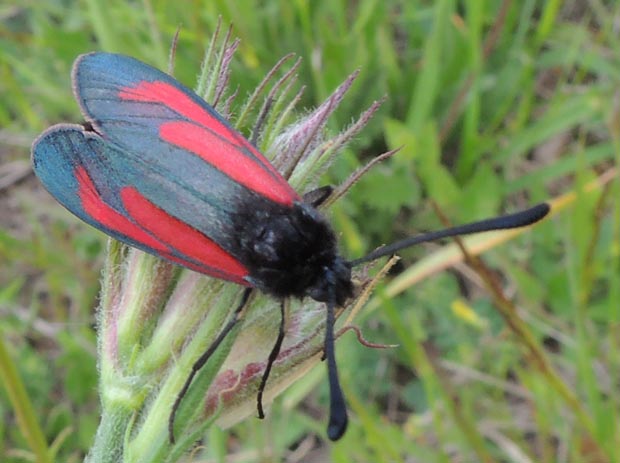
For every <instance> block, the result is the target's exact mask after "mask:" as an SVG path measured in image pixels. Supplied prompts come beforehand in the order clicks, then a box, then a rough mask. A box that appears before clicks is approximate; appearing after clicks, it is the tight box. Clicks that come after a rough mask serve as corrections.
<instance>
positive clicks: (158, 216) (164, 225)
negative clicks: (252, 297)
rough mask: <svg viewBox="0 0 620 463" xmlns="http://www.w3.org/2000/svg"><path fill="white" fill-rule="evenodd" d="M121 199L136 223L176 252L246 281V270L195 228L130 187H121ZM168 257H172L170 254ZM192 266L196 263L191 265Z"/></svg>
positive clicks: (181, 261) (228, 275) (234, 279)
mask: <svg viewBox="0 0 620 463" xmlns="http://www.w3.org/2000/svg"><path fill="white" fill-rule="evenodd" d="M121 199H122V200H123V205H124V207H125V209H126V210H127V212H128V213H129V215H130V216H131V218H132V219H133V220H134V221H135V222H136V223H137V224H139V225H140V226H141V227H144V228H145V229H147V230H150V231H151V232H152V233H153V235H155V236H157V237H158V239H160V240H161V241H163V242H164V243H166V244H167V245H169V246H170V247H171V248H173V249H174V250H175V251H177V252H178V253H179V254H182V255H184V256H187V257H188V258H190V259H191V260H193V261H196V262H198V263H200V264H203V265H205V266H207V267H211V268H213V269H215V270H216V271H221V272H222V273H223V274H225V276H219V275H214V276H219V278H226V279H227V280H231V281H234V282H236V283H240V284H246V285H247V282H245V280H244V279H243V278H244V277H246V276H247V275H248V274H249V272H248V270H247V269H246V268H245V267H244V266H243V265H242V264H241V263H240V262H239V261H238V260H237V259H235V258H234V257H233V256H231V255H230V254H228V253H227V252H226V251H224V250H223V249H222V248H221V247H220V246H219V245H218V244H217V243H215V242H214V241H212V240H211V239H209V238H207V237H206V236H205V235H203V234H202V233H200V232H199V231H198V230H196V229H194V228H192V227H191V226H190V225H188V224H186V223H185V222H182V221H181V220H179V219H177V218H175V217H172V216H171V215H169V214H168V213H167V212H166V211H164V210H162V209H160V208H159V207H157V206H156V205H155V204H153V203H152V202H150V201H149V200H148V199H146V198H145V197H144V196H143V195H142V194H141V193H140V192H139V191H138V190H136V189H135V188H133V187H126V188H123V189H122V190H121ZM169 258H170V257H169ZM170 259H171V260H175V259H174V258H170ZM175 261H176V262H179V263H182V264H183V265H185V266H187V267H190V268H192V264H191V263H190V264H188V263H185V261H183V260H180V259H176V260H175ZM193 267H197V266H196V265H193ZM194 269H196V268H194ZM198 271H202V272H203V273H205V271H204V270H200V269H198ZM210 274H213V272H211V273H210Z"/></svg>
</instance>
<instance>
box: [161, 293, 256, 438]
mask: <svg viewBox="0 0 620 463" xmlns="http://www.w3.org/2000/svg"><path fill="white" fill-rule="evenodd" d="M252 290H253V288H247V289H246V290H245V291H244V292H243V295H242V296H241V301H240V302H239V305H238V306H237V308H236V309H235V311H234V313H233V315H232V318H231V319H230V320H228V323H226V325H225V326H224V328H223V329H222V331H220V334H218V336H217V338H216V339H215V340H214V341H213V342H212V343H211V345H210V346H209V347H208V348H207V350H206V351H204V353H203V354H202V355H201V356H200V357H199V358H198V360H196V361H195V362H194V364H193V365H192V371H191V372H190V374H189V376H188V377H187V379H186V380H185V384H183V387H182V388H181V390H180V391H179V394H178V395H177V398H176V399H175V401H174V404H173V405H172V410H171V412H170V416H169V417H168V438H169V439H170V443H171V444H174V418H175V416H176V414H177V411H178V409H179V406H180V405H181V401H182V400H183V397H185V394H187V391H188V389H189V386H190V385H191V384H192V381H193V379H194V377H195V376H196V374H197V373H198V372H199V371H200V369H201V368H202V367H203V366H204V365H205V363H207V361H208V360H209V358H211V356H212V355H213V353H214V352H215V351H216V349H217V348H218V347H219V346H220V344H221V343H222V341H223V340H224V339H225V338H226V336H227V335H228V333H230V331H231V330H232V329H233V328H234V327H235V325H236V324H237V322H238V321H239V320H241V312H242V311H243V308H244V307H245V305H246V303H247V302H248V299H249V298H250V294H251V293H252Z"/></svg>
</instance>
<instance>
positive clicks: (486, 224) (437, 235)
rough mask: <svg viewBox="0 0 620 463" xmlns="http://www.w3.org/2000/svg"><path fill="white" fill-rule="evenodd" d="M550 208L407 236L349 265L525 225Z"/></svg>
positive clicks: (535, 207)
mask: <svg viewBox="0 0 620 463" xmlns="http://www.w3.org/2000/svg"><path fill="white" fill-rule="evenodd" d="M550 210H551V207H550V206H549V204H547V203H541V204H537V205H536V206H534V207H531V208H530V209H526V210H524V211H520V212H515V213H513V214H507V215H501V216H498V217H493V218H490V219H485V220H480V221H478V222H471V223H467V224H464V225H458V226H456V227H450V228H444V229H443V230H437V231H433V232H429V233H424V234H422V235H417V236H411V237H409V238H405V239H404V240H401V241H397V242H395V243H392V244H389V245H387V246H383V247H381V248H379V249H377V250H375V251H373V252H371V253H370V254H368V255H366V256H364V257H360V258H359V259H355V260H352V261H350V262H349V265H351V267H355V266H357V265H359V264H363V263H364V262H370V261H373V260H376V259H378V258H379V257H384V256H391V255H393V254H395V253H396V252H397V251H400V250H401V249H405V248H408V247H410V246H413V245H416V244H420V243H426V242H429V241H435V240H438V239H441V238H449V237H451V236H458V235H470V234H472V233H480V232H487V231H493V230H508V229H511V228H520V227H525V226H527V225H532V224H533V223H536V222H538V221H539V220H542V219H543V218H544V217H545V216H546V215H547V214H548V213H549V211H550Z"/></svg>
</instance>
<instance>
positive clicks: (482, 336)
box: [0, 0, 620, 463]
mask: <svg viewBox="0 0 620 463" xmlns="http://www.w3.org/2000/svg"><path fill="white" fill-rule="evenodd" d="M456 3H457V2H454V1H448V0H437V1H415V0H414V1H407V2H397V1H379V0H360V1H358V2H345V1H333V0H330V1H311V2H305V1H272V2H258V1H252V0H237V1H220V0H218V1H204V2H198V1H197V2H168V1H150V2H149V1H147V0H145V1H144V2H133V3H128V2H121V1H116V0H113V1H106V2H103V1H100V0H84V1H82V2H69V1H48V2H34V1H29V2H15V5H2V6H0V97H1V101H2V103H1V104H0V167H3V166H6V165H8V164H9V161H27V159H28V156H29V145H30V142H31V141H32V140H33V139H34V138H35V137H36V136H37V135H38V134H39V133H40V132H41V131H42V130H43V129H45V128H46V127H48V126H50V125H51V124H53V123H56V122H61V121H80V120H81V116H80V114H79V111H78V108H77V105H76V104H75V102H74V100H73V98H72V95H71V89H70V80H69V73H70V69H71V64H72V62H73V60H74V59H75V57H76V56H77V55H78V54H80V53H83V52H87V51H92V50H106V51H115V52H123V53H126V54H129V55H133V56H135V57H137V58H139V59H142V60H144V61H147V62H149V63H152V64H155V65H157V66H158V67H160V68H162V69H166V66H167V60H168V49H169V44H170V42H171V40H172V37H173V35H174V33H175V31H176V29H177V27H178V26H179V25H180V26H181V31H180V37H179V43H178V47H177V55H176V66H175V75H176V76H177V77H178V78H179V79H180V80H181V81H182V82H184V83H186V84H187V85H189V86H193V85H194V84H195V81H196V75H197V74H198V72H199V67H200V59H201V57H202V55H203V52H204V49H205V48H206V46H207V45H208V39H209V37H210V35H211V33H212V32H213V29H214V28H215V25H216V23H217V18H218V15H221V17H222V21H223V24H225V25H226V24H228V23H230V22H232V23H233V35H234V36H237V37H239V38H240V39H241V45H240V49H239V51H238V53H237V55H236V60H235V62H234V63H233V66H232V69H233V74H232V76H231V80H232V82H233V83H234V84H233V87H236V86H237V85H238V87H239V95H240V96H242V97H245V96H246V95H248V94H249V92H250V91H251V89H253V88H254V87H255V86H256V84H257V83H258V82H260V80H261V79H262V77H263V76H264V74H265V73H266V72H267V70H269V69H270V68H271V67H272V66H273V64H274V63H275V62H276V61H277V60H278V59H280V58H281V57H282V56H284V55H285V54H287V53H290V52H295V53H296V54H297V55H298V56H300V57H302V58H303V61H302V64H301V67H300V70H299V73H298V74H299V78H298V80H299V85H300V86H301V85H305V86H306V87H307V88H306V91H305V93H304V96H303V102H302V103H303V104H302V105H301V107H304V106H305V107H312V106H314V105H316V104H318V103H319V102H320V101H322V100H323V99H325V98H326V97H327V96H328V95H329V94H330V92H331V91H333V89H334V88H335V87H336V86H337V85H339V83H340V82H342V81H343V80H344V79H345V78H346V76H347V75H349V74H350V73H351V72H353V71H354V70H356V69H360V70H361V74H360V76H359V78H358V79H357V81H356V83H355V84H354V86H353V88H352V89H351V91H350V92H349V94H348V97H347V98H346V100H345V101H344V103H343V105H342V106H341V107H340V108H339V109H338V111H337V113H336V114H335V115H334V116H333V117H332V118H331V119H330V122H329V126H330V128H331V129H332V130H333V131H336V130H338V129H339V128H341V127H343V126H346V125H347V124H349V123H350V122H351V121H352V120H353V119H354V118H355V117H357V116H358V114H359V113H360V112H362V111H363V110H364V109H365V108H367V107H368V106H369V105H370V104H371V103H372V102H373V101H374V100H377V99H380V98H382V97H383V96H387V99H386V101H385V103H384V104H383V105H382V107H381V109H380V110H379V112H378V114H377V115H376V116H375V118H374V119H373V121H372V122H371V123H370V125H369V126H368V127H367V129H365V130H364V131H363V132H362V134H360V135H359V136H358V137H357V139H356V140H355V143H353V144H352V145H351V146H350V147H349V148H348V149H347V150H346V151H345V152H344V153H343V155H342V156H341V157H340V158H339V159H338V161H337V162H336V163H334V165H333V166H332V167H331V169H330V171H329V172H328V174H327V177H326V178H325V182H326V183H327V182H331V183H334V184H337V183H338V182H340V181H343V180H344V179H345V178H347V176H348V175H349V174H350V173H351V172H352V171H353V170H355V169H356V168H358V167H360V166H361V165H363V164H364V163H365V162H367V161H368V160H370V159H371V158H372V157H374V156H376V155H378V154H380V153H381V152H383V151H385V150H386V149H394V148H398V147H402V149H401V150H400V152H399V153H398V154H397V155H396V156H394V157H393V158H392V159H390V160H389V161H386V162H383V163H382V164H380V165H379V166H377V167H376V168H375V169H373V171H372V172H371V173H370V174H369V175H368V176H366V177H365V178H364V179H362V180H361V181H360V182H359V183H358V184H357V185H356V186H355V187H354V188H353V189H352V190H351V192H350V193H349V194H348V195H347V196H346V197H345V198H344V199H343V200H341V201H339V202H337V203H336V204H335V205H334V207H333V208H332V210H331V213H330V217H331V219H332V223H333V224H334V226H335V227H336V228H337V229H338V231H339V232H340V234H341V236H342V243H341V247H342V251H343V253H344V254H345V255H347V256H350V257H357V256H359V255H362V254H363V253H364V252H365V251H367V250H369V249H371V248H373V247H375V246H377V245H379V244H381V243H385V242H390V241H393V240H394V239H397V238H399V237H403V236H405V235H410V234H412V233H415V232H417V231H419V230H428V229H433V228H438V227H440V226H441V220H440V219H439V218H438V216H437V214H436V213H435V209H434V207H433V204H436V205H437V206H438V207H439V208H440V210H441V211H442V213H443V214H445V216H446V217H448V218H449V220H450V221H451V222H453V223H459V222H464V221H471V220H475V219H479V218H483V217H485V216H489V215H494V214H497V213H500V212H504V211H512V210H515V209H518V208H521V207H524V206H525V205H526V204H530V203H535V202H539V201H543V200H550V199H553V198H561V199H562V201H560V200H558V201H557V202H555V203H554V212H555V214H554V216H553V217H552V218H551V219H550V220H547V221H546V222H544V223H542V224H539V225H537V226H536V227H535V228H533V229H531V230H529V231H528V232H527V233H524V234H521V235H519V236H517V237H515V238H514V239H513V240H511V241H508V242H506V243H504V244H502V245H501V246H492V247H493V249H492V250H491V251H489V252H487V253H485V254H484V256H482V260H483V264H481V265H478V266H476V265H466V264H463V263H457V264H456V266H454V267H452V268H451V270H448V271H443V272H438V271H437V270H435V269H434V268H433V267H432V262H430V260H429V259H428V258H425V256H429V255H430V256H431V257H432V256H436V255H437V253H441V252H443V251H441V248H439V247H438V246H436V245H433V246H428V247H426V246H424V247H419V248H417V249H413V250H408V251H406V252H403V255H402V260H401V261H400V263H399V264H398V265H397V267H396V269H395V270H396V272H398V274H396V272H395V274H393V275H391V276H390V277H388V278H387V279H386V280H385V282H384V284H383V286H382V287H380V288H378V289H377V291H376V292H375V299H373V300H371V301H370V304H369V307H368V308H367V309H365V310H362V312H361V315H360V317H358V318H357V323H359V324H360V326H361V327H362V330H363V332H364V336H365V337H366V338H367V339H368V340H369V341H372V342H380V343H386V344H398V347H396V348H391V349H385V350H374V349H368V348H365V347H363V346H361V345H359V344H358V343H357V341H356V340H355V337H354V336H353V335H352V334H351V333H348V334H346V335H344V336H343V338H342V339H341V340H340V341H339V343H338V357H339V368H340V372H341V375H342V381H343V385H344V388H345V391H346V395H347V398H348V400H349V405H350V408H351V411H352V416H353V419H352V423H351V426H350V429H349V431H348V433H347V434H346V435H345V437H344V438H343V439H342V440H341V441H340V442H338V443H336V444H331V443H329V442H328V441H327V440H326V438H325V435H324V425H325V420H326V418H325V417H326V411H325V404H326V395H327V389H326V384H325V383H326V381H325V380H326V378H325V374H324V368H323V367H322V366H321V367H319V368H317V369H315V370H314V371H313V372H312V373H311V374H310V375H308V376H307V377H305V378H304V379H303V380H302V381H299V382H298V383H296V384H295V385H294V386H293V387H292V388H291V389H289V390H288V391H287V392H286V393H285V394H283V395H282V397H281V398H280V399H279V400H278V401H276V403H275V404H274V406H273V407H272V408H271V410H270V412H269V414H268V417H267V419H266V420H265V421H259V420H256V419H248V420H246V421H245V422H243V423H241V424H239V425H237V426H235V427H234V428H232V429H229V430H225V431H222V430H218V429H214V428H212V429H211V430H210V431H209V432H208V434H207V435H206V436H205V438H204V440H203V444H204V449H202V450H201V451H200V452H197V454H196V455H194V457H195V459H196V460H199V456H200V457H202V458H203V460H200V461H229V460H226V458H227V456H228V458H231V459H232V458H233V456H234V457H235V458H237V460H232V461H248V462H251V461H256V462H258V461H284V460H285V459H286V461H324V459H321V458H320V457H317V458H316V460H312V458H311V457H309V456H307V455H305V454H304V449H307V448H308V449H309V448H316V447H320V446H325V448H324V451H325V452H327V455H329V458H330V459H331V461H334V462H340V461H342V462H345V461H346V462H350V461H355V462H405V461H416V462H417V461H420V462H461V461H462V462H478V461H484V462H487V461H488V462H505V461H515V462H528V461H532V462H541V463H550V462H563V461H566V462H577V463H580V462H584V463H589V462H610V463H613V462H616V461H620V450H618V448H620V446H618V442H620V428H619V427H618V423H620V400H619V397H620V395H619V394H617V386H618V385H617V379H618V377H619V375H620V345H619V342H620V341H619V339H620V338H619V337H618V335H617V332H618V327H619V326H620V304H619V303H618V301H620V264H619V261H620V206H619V201H618V198H619V197H620V186H619V182H618V174H615V177H614V176H613V174H612V175H610V177H609V179H608V181H604V180H602V179H601V176H602V175H606V174H609V173H610V170H611V169H613V167H614V166H617V165H618V160H619V158H620V154H619V153H620V112H619V110H618V97H619V94H618V88H620V59H619V58H618V57H619V56H620V39H619V38H618V36H617V33H616V23H617V21H618V20H619V18H620V6H616V5H615V3H614V2H603V1H599V0H592V1H590V2H583V1H577V0H575V1H566V2H559V1H533V0H524V1H521V2H515V1H512V2H511V1H487V2H459V3H458V6H457V5H456ZM463 5H466V7H464V6H463ZM241 99H243V98H241ZM570 194H572V195H573V196H563V195H570ZM0 207H1V209H0V227H1V229H0V340H1V342H2V344H3V350H6V355H4V354H2V355H0V357H2V359H3V360H2V364H1V365H0V372H2V378H3V381H7V380H6V378H7V377H9V378H14V377H13V376H7V375H9V374H10V372H11V371H12V370H11V367H13V368H14V371H15V372H16V373H17V374H18V376H19V377H20V378H21V381H22V382H23V383H24V386H25V393H26V395H25V396H20V397H18V398H17V399H15V398H13V399H10V397H12V396H11V395H10V394H9V393H8V391H9V390H10V388H9V387H7V388H0V412H1V413H2V420H0V423H1V424H0V455H3V457H2V461H3V462H5V461H6V462H7V463H13V462H22V461H33V459H34V456H33V455H34V454H36V453H37V449H39V451H41V446H43V447H44V446H45V444H44V443H46V445H48V446H50V447H51V448H52V450H53V452H54V459H55V460H56V461H62V462H76V461H81V460H82V459H83V456H84V454H85V452H87V450H88V449H89V447H90V445H91V443H92V440H93V437H94V433H95V431H96V428H97V423H98V417H99V415H98V413H99V408H98V398H97V393H96V385H97V376H96V374H97V372H96V357H95V352H96V345H95V333H94V328H93V326H94V322H95V315H94V308H95V307H96V305H97V293H98V284H99V281H98V280H99V269H100V268H101V263H102V252H103V250H104V248H105V238H104V237H103V236H102V235H100V234H99V233H98V232H96V231H94V230H92V229H91V228H89V227H88V226H86V225H83V224H81V223H79V222H78V221H77V219H74V218H73V217H72V216H70V215H69V214H68V213H66V212H65V211H64V210H62V208H61V207H60V206H58V205H57V204H56V203H54V202H53V200H52V199H51V198H49V197H48V196H47V195H46V194H44V193H43V192H42V190H41V188H40V187H39V186H37V183H36V181H35V180H34V179H33V178H31V177H30V178H26V179H23V180H21V181H20V182H15V183H12V184H10V185H9V187H7V188H4V189H3V190H0ZM482 241H484V239H483V240H482ZM471 244H472V245H473V244H475V243H471ZM454 255H455V256H459V253H458V252H457V253H455V254H454ZM439 259H444V262H445V261H448V260H449V258H448V257H446V256H444V255H442V254H439ZM488 269H490V270H491V271H492V272H493V275H494V277H495V279H496V281H497V282H498V283H499V285H498V286H499V287H495V289H496V290H495V291H494V290H493V287H491V288H489V285H488V282H489V281H490V280H492V278H488V275H486V270H488ZM455 303H456V304H455ZM274 336H275V327H274ZM0 347H1V346H0ZM15 381H16V380H15V379H12V380H10V381H7V382H6V385H7V386H15V385H16V384H17V383H16V382H15ZM16 387H17V386H16ZM18 389H19V388H18ZM16 404H18V405H20V406H19V407H17V406H16ZM28 407H30V408H31V409H32V413H28V411H27V408H28ZM16 409H17V410H20V413H25V415H24V416H25V417H29V418H30V419H33V422H36V423H38V426H39V427H40V429H41V433H40V435H38V434H37V431H36V426H33V425H32V424H29V425H27V426H26V428H28V429H29V430H30V431H31V432H30V433H24V432H23V431H22V430H23V429H24V427H21V428H20V427H17V426H15V422H16V416H17V413H16ZM19 416H22V415H19ZM188 460H189V457H188ZM39 461H46V460H44V459H41V460H39ZM48 461H49V460H48Z"/></svg>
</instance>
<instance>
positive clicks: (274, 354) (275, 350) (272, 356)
mask: <svg viewBox="0 0 620 463" xmlns="http://www.w3.org/2000/svg"><path fill="white" fill-rule="evenodd" d="M285 322H286V306H285V302H284V301H282V303H281V304H280V328H279V330H278V338H277V339H276V343H275V344H274V345H273V347H272V348H271V352H270V353H269V358H268V359H267V366H266V367H265V371H264V372H263V377H262V378H261V381H260V386H258V393H257V394H256V408H257V410H258V417H259V418H260V419H261V420H262V419H263V418H265V413H264V411H263V392H264V391H265V386H266V385H267V379H268V378H269V373H271V368H272V367H273V364H274V362H275V361H276V359H277V358H278V354H279V353H280V349H281V348H282V341H283V340H284V325H285Z"/></svg>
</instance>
